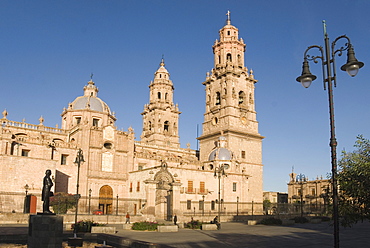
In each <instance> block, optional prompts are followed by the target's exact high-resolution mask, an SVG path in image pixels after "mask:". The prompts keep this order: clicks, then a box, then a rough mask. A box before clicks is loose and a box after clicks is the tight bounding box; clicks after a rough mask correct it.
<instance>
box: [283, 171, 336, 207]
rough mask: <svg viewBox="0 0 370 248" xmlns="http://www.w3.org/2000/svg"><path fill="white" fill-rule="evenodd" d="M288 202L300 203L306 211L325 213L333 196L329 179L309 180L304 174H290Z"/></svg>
mask: <svg viewBox="0 0 370 248" xmlns="http://www.w3.org/2000/svg"><path fill="white" fill-rule="evenodd" d="M289 176H290V181H289V183H288V203H292V204H296V205H297V206H298V205H300V206H302V208H303V211H304V212H305V213H317V214H320V213H325V212H326V210H327V206H328V204H329V198H330V197H331V195H330V194H331V183H330V180H329V179H323V178H322V177H321V178H319V177H317V178H316V180H308V179H307V178H306V177H305V176H304V175H303V174H299V175H297V174H296V173H294V172H292V173H290V174H289Z"/></svg>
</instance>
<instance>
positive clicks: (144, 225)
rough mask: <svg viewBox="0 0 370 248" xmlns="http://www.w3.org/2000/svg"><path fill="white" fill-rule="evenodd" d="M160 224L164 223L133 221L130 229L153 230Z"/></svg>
mask: <svg viewBox="0 0 370 248" xmlns="http://www.w3.org/2000/svg"><path fill="white" fill-rule="evenodd" d="M161 225H164V224H158V223H157V222H149V221H143V222H135V223H134V224H133V225H132V230H139V231H155V230H157V226H161Z"/></svg>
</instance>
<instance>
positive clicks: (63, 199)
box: [50, 192, 76, 214]
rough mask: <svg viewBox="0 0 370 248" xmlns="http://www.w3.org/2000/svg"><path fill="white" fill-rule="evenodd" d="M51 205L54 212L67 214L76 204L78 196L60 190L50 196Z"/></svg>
mask: <svg viewBox="0 0 370 248" xmlns="http://www.w3.org/2000/svg"><path fill="white" fill-rule="evenodd" d="M50 206H51V207H52V208H53V211H54V213H56V214H65V213H67V211H68V209H72V208H74V207H75V206H76V198H75V196H74V195H72V194H68V193H64V192H58V193H55V195H54V196H52V197H50Z"/></svg>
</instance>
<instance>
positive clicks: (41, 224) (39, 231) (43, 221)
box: [28, 214, 63, 248]
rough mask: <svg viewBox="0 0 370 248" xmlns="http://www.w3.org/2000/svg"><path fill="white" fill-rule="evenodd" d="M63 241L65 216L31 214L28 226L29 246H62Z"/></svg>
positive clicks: (36, 247) (38, 247) (32, 247)
mask: <svg viewBox="0 0 370 248" xmlns="http://www.w3.org/2000/svg"><path fill="white" fill-rule="evenodd" d="M62 241H63V216H59V215H48V214H37V215H30V218H29V226H28V247H29V248H40V247H53V248H54V247H55V248H61V247H62Z"/></svg>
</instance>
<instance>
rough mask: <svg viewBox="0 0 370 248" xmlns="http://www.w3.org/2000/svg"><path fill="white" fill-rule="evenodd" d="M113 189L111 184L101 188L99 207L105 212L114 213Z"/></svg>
mask: <svg viewBox="0 0 370 248" xmlns="http://www.w3.org/2000/svg"><path fill="white" fill-rule="evenodd" d="M112 206H113V189H112V187H111V186H109V185H104V186H103V187H101V188H100V190H99V209H100V210H102V211H103V214H112Z"/></svg>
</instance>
